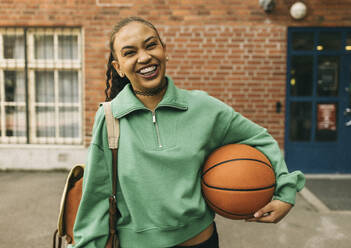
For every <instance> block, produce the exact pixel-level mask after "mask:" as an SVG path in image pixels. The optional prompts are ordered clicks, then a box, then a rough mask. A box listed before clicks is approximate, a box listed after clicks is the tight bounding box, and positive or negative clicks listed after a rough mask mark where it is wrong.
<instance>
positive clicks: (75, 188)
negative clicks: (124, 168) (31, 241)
mask: <svg viewBox="0 0 351 248" xmlns="http://www.w3.org/2000/svg"><path fill="white" fill-rule="evenodd" d="M102 105H103V106H104V110H105V119H106V126H107V134H108V142H109V147H110V149H111V150H112V155H113V156H112V195H111V196H110V198H109V202H110V207H109V215H110V218H109V230H110V234H109V239H108V241H107V244H106V248H118V247H119V240H118V237H117V232H116V221H117V217H118V216H117V215H118V211H117V202H116V186H117V182H116V180H117V148H118V138H119V122H118V119H116V118H113V116H112V111H111V103H110V102H104V103H102ZM114 165H115V166H114ZM84 167H85V165H83V164H78V165H75V166H74V167H73V168H72V169H71V170H70V172H69V174H68V176H67V179H66V184H65V187H64V190H63V193H62V198H61V204H60V212H59V217H58V222H57V229H56V231H55V233H54V238H53V248H61V247H62V238H63V237H65V236H66V241H67V243H68V244H74V239H73V227H74V223H75V219H76V215H77V211H78V207H79V203H80V200H81V198H82V184H83V175H84ZM57 236H58V237H57ZM56 241H58V242H57V245H58V246H56Z"/></svg>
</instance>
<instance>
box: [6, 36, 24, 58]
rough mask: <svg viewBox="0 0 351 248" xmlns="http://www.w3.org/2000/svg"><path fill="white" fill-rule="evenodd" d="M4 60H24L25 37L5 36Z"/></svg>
mask: <svg viewBox="0 0 351 248" xmlns="http://www.w3.org/2000/svg"><path fill="white" fill-rule="evenodd" d="M3 41H4V58H5V59H24V38H23V35H4V36H3Z"/></svg>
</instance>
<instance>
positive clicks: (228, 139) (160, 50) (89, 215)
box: [74, 17, 304, 248]
mask: <svg viewBox="0 0 351 248" xmlns="http://www.w3.org/2000/svg"><path fill="white" fill-rule="evenodd" d="M110 48H111V52H110V58H109V62H108V70H107V72H106V75H107V81H106V84H107V87H106V90H105V93H106V100H107V101H111V108H112V114H113V116H114V117H115V118H118V119H119V123H120V134H121V135H120V138H119V149H118V163H117V164H118V177H117V181H118V182H117V208H118V211H119V213H120V218H119V219H118V221H117V223H116V224H117V225H116V226H117V232H118V236H119V239H120V245H121V247H123V248H124V247H138V248H139V247H142V248H155V247H158V248H166V247H173V248H174V247H192V248H218V247H219V242H218V235H217V230H216V225H215V223H214V216H215V214H214V212H213V211H212V210H211V209H210V208H209V207H207V205H206V202H205V200H204V198H203V196H202V193H201V176H200V171H201V168H202V166H203V164H204V161H205V160H206V158H207V157H208V156H209V154H211V152H212V151H214V150H215V149H217V148H218V147H220V146H224V145H227V144H233V143H241V144H246V145H249V146H253V147H255V148H256V149H259V150H260V151H261V152H263V153H264V154H265V155H266V156H267V158H268V159H269V160H270V162H271V164H272V165H273V168H274V172H275V175H276V180H277V181H276V189H275V192H274V200H273V201H271V202H270V203H268V204H267V205H266V206H265V207H263V208H262V209H260V210H259V211H258V212H257V213H255V218H251V219H249V221H258V222H269V223H276V222H278V221H280V220H281V219H282V218H283V217H284V216H285V215H286V214H287V213H288V212H289V210H290V209H291V207H292V206H293V204H294V203H295V195H296V192H297V191H299V190H301V188H302V187H303V185H304V177H303V175H302V173H301V172H295V173H288V170H287V168H286V165H285V162H284V160H283V159H282V156H281V154H280V148H279V146H278V145H277V142H276V141H275V140H274V139H273V138H272V136H270V135H269V134H268V133H267V130H266V129H264V128H263V127H260V126H258V125H257V124H255V123H253V122H251V121H250V120H248V119H246V118H244V117H243V116H242V115H240V114H239V113H237V112H235V111H234V110H233V109H232V108H231V107H230V106H228V105H227V104H225V103H223V102H221V101H219V100H217V99H215V98H213V97H211V96H209V95H208V94H207V93H205V92H203V91H190V90H184V89H179V88H177V87H176V85H175V84H174V83H173V80H172V79H171V78H170V77H169V76H167V75H166V61H167V59H166V58H167V56H166V45H165V44H164V43H163V42H162V40H161V38H160V35H159V33H158V32H157V29H156V28H155V27H154V26H153V25H152V24H151V23H150V22H148V21H146V20H143V19H141V18H138V17H131V18H127V19H124V20H122V21H121V22H120V23H119V24H117V25H116V26H115V28H114V30H113V32H112V35H111V39H110ZM108 147H109V146H108V142H107V137H106V124H105V118H104V110H103V108H100V109H99V110H98V111H97V113H96V117H95V123H94V128H93V138H92V141H91V145H90V148H89V154H88V163H87V165H86V169H85V172H84V183H83V193H82V200H81V202H80V206H79V210H78V213H77V217H76V222H75V226H74V240H75V242H76V244H75V245H74V247H75V248H78V247H84V248H90V247H99V248H101V247H105V245H106V242H107V240H108V235H109V228H108V226H109V225H108V223H109V219H108V209H109V204H108V201H107V199H108V197H109V194H110V191H111V190H110V189H111V185H110V183H109V182H110V181H112V180H110V179H111V175H110V174H109V173H108V172H109V171H112V169H111V168H112V166H116V165H112V163H111V162H110V161H111V151H110V149H109V148H108Z"/></svg>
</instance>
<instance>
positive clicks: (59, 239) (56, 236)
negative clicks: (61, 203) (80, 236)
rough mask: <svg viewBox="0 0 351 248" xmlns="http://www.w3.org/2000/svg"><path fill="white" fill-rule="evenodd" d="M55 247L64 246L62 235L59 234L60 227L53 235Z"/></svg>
mask: <svg viewBox="0 0 351 248" xmlns="http://www.w3.org/2000/svg"><path fill="white" fill-rule="evenodd" d="M56 239H58V246H56ZM53 247H54V248H61V247H62V237H60V236H59V235H58V229H56V231H55V233H54V237H53Z"/></svg>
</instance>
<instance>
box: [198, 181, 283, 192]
mask: <svg viewBox="0 0 351 248" xmlns="http://www.w3.org/2000/svg"><path fill="white" fill-rule="evenodd" d="M202 182H203V183H204V184H205V185H206V186H207V187H208V188H211V189H219V190H224V191H259V190H265V189H270V188H274V187H275V186H276V184H275V183H274V184H272V185H270V186H266V187H262V188H255V189H231V188H221V187H216V186H211V185H208V184H207V183H206V182H205V180H202Z"/></svg>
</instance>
